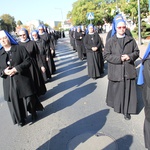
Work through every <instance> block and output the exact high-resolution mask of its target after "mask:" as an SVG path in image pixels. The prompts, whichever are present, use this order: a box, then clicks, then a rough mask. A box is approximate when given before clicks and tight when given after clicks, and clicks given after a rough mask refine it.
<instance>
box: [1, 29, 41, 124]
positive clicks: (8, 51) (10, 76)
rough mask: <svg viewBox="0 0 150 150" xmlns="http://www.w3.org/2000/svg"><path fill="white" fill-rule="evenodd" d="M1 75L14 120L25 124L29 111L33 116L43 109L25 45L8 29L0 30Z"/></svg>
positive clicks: (5, 95) (5, 96)
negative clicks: (37, 96) (37, 94)
mask: <svg viewBox="0 0 150 150" xmlns="http://www.w3.org/2000/svg"><path fill="white" fill-rule="evenodd" d="M0 48H1V50H0V75H1V78H3V91H4V99H5V100H6V101H7V103H8V107H9V110H10V114H11V117H12V121H13V123H14V124H18V125H20V126H23V125H25V119H26V117H27V112H29V113H31V114H32V118H33V119H35V118H36V117H37V114H36V111H37V110H43V106H42V104H41V103H40V102H39V101H38V100H37V99H36V96H35V94H36V92H35V88H34V85H33V81H32V78H31V73H30V70H29V67H30V66H31V59H30V56H29V54H28V52H27V50H26V48H25V47H23V46H20V45H18V43H17V42H16V41H15V40H14V39H13V37H12V36H11V35H10V34H9V33H8V32H6V31H4V30H1V31H0Z"/></svg>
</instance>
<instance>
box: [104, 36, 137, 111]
mask: <svg viewBox="0 0 150 150" xmlns="http://www.w3.org/2000/svg"><path fill="white" fill-rule="evenodd" d="M123 54H127V55H128V56H129V57H130V60H128V61H124V62H122V61H121V56H122V55H123ZM138 57H139V49H138V46H137V44H136V42H135V40H134V39H133V38H132V37H129V36H125V37H123V38H119V39H118V38H117V36H116V35H114V36H113V37H112V38H110V39H109V40H108V41H107V42H106V45H105V50H104V59H105V60H106V61H107V62H108V80H109V83H108V89H107V97H106V103H107V105H108V106H110V107H113V108H114V111H115V112H118V113H122V114H136V113H137V94H136V81H135V78H136V76H137V74H136V68H135V64H134V62H135V60H136V59H137V58H138Z"/></svg>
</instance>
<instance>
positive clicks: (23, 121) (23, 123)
mask: <svg viewBox="0 0 150 150" xmlns="http://www.w3.org/2000/svg"><path fill="white" fill-rule="evenodd" d="M25 124H26V121H25V119H22V121H21V122H20V123H19V124H18V125H19V126H21V127H23V126H24V125H25Z"/></svg>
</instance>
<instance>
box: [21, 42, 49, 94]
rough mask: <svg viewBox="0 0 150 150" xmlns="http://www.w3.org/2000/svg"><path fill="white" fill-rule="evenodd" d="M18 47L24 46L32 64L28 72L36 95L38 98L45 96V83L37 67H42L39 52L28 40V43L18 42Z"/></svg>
mask: <svg viewBox="0 0 150 150" xmlns="http://www.w3.org/2000/svg"><path fill="white" fill-rule="evenodd" d="M19 45H22V46H24V47H25V48H26V49H27V51H28V53H29V55H30V57H31V60H32V64H31V66H30V71H31V75H32V79H33V81H34V84H35V88H36V91H37V95H38V96H40V95H43V94H45V93H46V91H47V90H46V86H45V82H44V79H43V77H42V74H41V71H40V70H39V67H38V66H43V62H42V60H41V58H40V56H39V50H38V47H37V45H36V43H35V42H34V41H30V40H29V41H28V42H21V41H19Z"/></svg>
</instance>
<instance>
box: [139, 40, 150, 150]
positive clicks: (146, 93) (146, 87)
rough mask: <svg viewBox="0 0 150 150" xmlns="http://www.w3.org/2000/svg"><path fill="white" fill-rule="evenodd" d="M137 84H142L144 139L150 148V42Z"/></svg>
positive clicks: (149, 149)
mask: <svg viewBox="0 0 150 150" xmlns="http://www.w3.org/2000/svg"><path fill="white" fill-rule="evenodd" d="M137 84H138V85H140V86H142V88H141V89H142V96H143V102H144V113H145V119H144V141H145V148H147V149H148V150H150V43H149V44H148V47H147V50H146V52H145V54H144V56H143V59H142V63H141V66H140V71H139V76H138V80H137Z"/></svg>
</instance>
